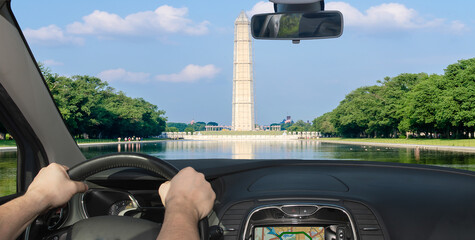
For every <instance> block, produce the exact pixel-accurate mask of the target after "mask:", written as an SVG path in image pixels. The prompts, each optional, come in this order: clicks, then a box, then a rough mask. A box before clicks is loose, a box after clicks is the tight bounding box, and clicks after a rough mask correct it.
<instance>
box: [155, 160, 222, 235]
mask: <svg viewBox="0 0 475 240" xmlns="http://www.w3.org/2000/svg"><path fill="white" fill-rule="evenodd" d="M158 192H159V194H160V198H161V199H162V202H163V205H164V206H165V207H166V210H165V220H164V221H163V225H162V229H161V231H160V234H159V235H158V237H157V240H165V239H166V240H181V239H188V240H198V239H199V235H198V221H199V220H200V219H203V218H204V217H206V216H207V215H208V214H209V212H210V211H211V209H212V208H213V205H214V200H215V198H216V194H215V193H214V191H213V189H212V188H211V185H210V184H209V182H207V181H206V179H205V177H204V175H203V174H202V173H198V172H196V171H195V170H194V169H193V168H191V167H187V168H184V169H182V170H181V171H180V172H179V173H178V174H177V175H176V176H175V177H173V179H172V180H171V181H169V182H165V183H164V184H162V185H161V186H160V188H159V191H158ZM183 229H186V231H183Z"/></svg>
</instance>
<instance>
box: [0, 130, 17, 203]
mask: <svg viewBox="0 0 475 240" xmlns="http://www.w3.org/2000/svg"><path fill="white" fill-rule="evenodd" d="M16 183H17V150H16V143H15V140H14V139H13V137H12V136H11V135H10V134H9V133H8V132H7V131H6V129H5V128H4V127H3V125H2V123H1V122H0V197H4V196H8V195H11V194H14V193H16V192H17V188H16Z"/></svg>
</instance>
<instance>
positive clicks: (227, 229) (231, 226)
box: [221, 202, 253, 240]
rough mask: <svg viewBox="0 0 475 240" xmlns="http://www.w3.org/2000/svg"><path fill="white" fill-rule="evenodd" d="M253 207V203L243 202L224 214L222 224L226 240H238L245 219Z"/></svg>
mask: <svg viewBox="0 0 475 240" xmlns="http://www.w3.org/2000/svg"><path fill="white" fill-rule="evenodd" d="M252 206H253V203H252V202H242V203H238V204H235V205H233V206H231V207H230V208H228V210H227V211H226V212H225V213H224V215H223V217H222V219H221V223H222V227H223V229H224V240H236V239H238V237H239V233H240V232H241V228H242V224H243V219H245V218H246V214H248V213H249V209H250V208H251V207H252Z"/></svg>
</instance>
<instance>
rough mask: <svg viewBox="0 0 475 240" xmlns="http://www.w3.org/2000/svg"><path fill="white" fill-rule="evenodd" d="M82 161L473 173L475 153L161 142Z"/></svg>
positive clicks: (96, 149)
mask: <svg viewBox="0 0 475 240" xmlns="http://www.w3.org/2000/svg"><path fill="white" fill-rule="evenodd" d="M81 150H82V152H83V153H84V155H85V156H86V158H88V159H89V158H92V157H94V156H98V155H102V154H106V153H115V152H141V153H145V154H150V155H153V156H156V157H158V158H161V159H166V160H173V159H205V158H228V159H304V160H306V159H318V160H355V161H358V160H366V161H378V162H397V163H414V164H428V165H437V166H444V167H454V168H459V169H466V170H472V171H473V170H475V153H464V152H450V151H437V150H426V149H420V148H394V147H380V146H377V147H376V146H369V145H368V146H364V145H363V146H360V145H347V144H336V143H322V142H319V141H315V140H292V141H259V140H256V141H243V140H238V141H186V140H178V141H161V142H154V143H132V144H120V145H106V146H91V147H82V148H81Z"/></svg>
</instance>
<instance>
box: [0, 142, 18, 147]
mask: <svg viewBox="0 0 475 240" xmlns="http://www.w3.org/2000/svg"><path fill="white" fill-rule="evenodd" d="M0 147H16V142H15V140H0Z"/></svg>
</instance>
